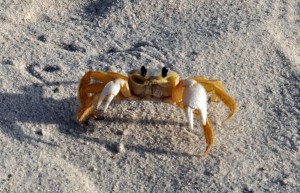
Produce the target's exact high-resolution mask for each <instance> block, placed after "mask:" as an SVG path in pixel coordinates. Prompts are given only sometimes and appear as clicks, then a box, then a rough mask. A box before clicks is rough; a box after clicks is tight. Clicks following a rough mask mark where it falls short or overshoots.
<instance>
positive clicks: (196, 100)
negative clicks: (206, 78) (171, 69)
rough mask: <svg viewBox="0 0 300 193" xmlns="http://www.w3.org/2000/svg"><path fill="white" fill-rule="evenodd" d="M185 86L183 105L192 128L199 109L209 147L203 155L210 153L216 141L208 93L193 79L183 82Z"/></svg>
mask: <svg viewBox="0 0 300 193" xmlns="http://www.w3.org/2000/svg"><path fill="white" fill-rule="evenodd" d="M182 84H183V86H184V87H185V89H184V92H183V105H184V108H185V110H186V115H187V118H188V121H189V125H190V129H191V130H193V128H194V111H198V112H199V114H200V117H201V122H202V126H203V131H204V135H205V139H206V143H207V147H206V149H205V151H204V153H203V155H202V156H203V157H204V156H206V155H207V154H208V152H209V151H210V149H211V147H212V144H213V142H214V138H213V131H212V129H211V126H210V122H209V119H208V118H207V95H206V91H205V89H204V87H203V86H202V85H201V84H199V83H197V82H196V81H195V80H193V79H187V80H184V81H183V82H182Z"/></svg>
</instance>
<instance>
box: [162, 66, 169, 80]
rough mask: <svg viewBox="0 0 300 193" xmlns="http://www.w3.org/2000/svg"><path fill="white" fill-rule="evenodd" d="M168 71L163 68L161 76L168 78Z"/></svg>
mask: <svg viewBox="0 0 300 193" xmlns="http://www.w3.org/2000/svg"><path fill="white" fill-rule="evenodd" d="M168 71H169V70H168V69H167V68H166V67H163V68H162V70H161V76H162V77H163V78H165V77H166V76H167V74H168Z"/></svg>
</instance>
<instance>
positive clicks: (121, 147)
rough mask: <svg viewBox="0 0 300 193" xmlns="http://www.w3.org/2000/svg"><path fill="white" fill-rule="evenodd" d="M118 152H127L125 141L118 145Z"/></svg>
mask: <svg viewBox="0 0 300 193" xmlns="http://www.w3.org/2000/svg"><path fill="white" fill-rule="evenodd" d="M117 152H118V153H125V146H124V144H123V143H119V144H118V146H117Z"/></svg>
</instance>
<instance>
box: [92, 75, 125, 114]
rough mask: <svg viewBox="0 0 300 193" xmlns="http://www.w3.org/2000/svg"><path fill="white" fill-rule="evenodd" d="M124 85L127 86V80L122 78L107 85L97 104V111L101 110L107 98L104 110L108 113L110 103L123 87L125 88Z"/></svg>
mask: <svg viewBox="0 0 300 193" xmlns="http://www.w3.org/2000/svg"><path fill="white" fill-rule="evenodd" d="M124 84H125V80H123V79H120V78H118V79H116V80H114V81H110V82H109V83H107V84H106V85H105V87H104V88H103V90H102V92H101V94H100V98H99V101H98V103H97V109H100V107H101V104H102V102H103V100H104V99H105V98H106V104H105V106H104V109H103V110H104V111H106V109H107V108H108V106H109V104H110V102H111V101H112V100H113V98H114V97H115V96H116V95H117V94H118V93H119V92H120V90H121V87H122V86H124Z"/></svg>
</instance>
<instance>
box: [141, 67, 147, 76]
mask: <svg viewBox="0 0 300 193" xmlns="http://www.w3.org/2000/svg"><path fill="white" fill-rule="evenodd" d="M146 74H147V69H146V68H145V66H142V67H141V75H142V77H145V76H146Z"/></svg>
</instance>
